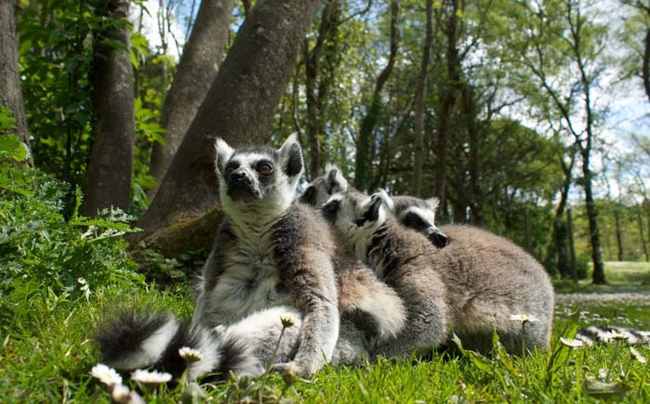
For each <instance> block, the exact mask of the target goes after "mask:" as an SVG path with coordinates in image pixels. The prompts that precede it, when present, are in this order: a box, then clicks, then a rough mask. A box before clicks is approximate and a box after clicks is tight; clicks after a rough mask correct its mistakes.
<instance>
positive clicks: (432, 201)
mask: <svg viewBox="0 0 650 404" xmlns="http://www.w3.org/2000/svg"><path fill="white" fill-rule="evenodd" d="M424 202H425V203H426V204H427V206H428V207H429V209H431V210H433V211H436V210H438V206H440V199H438V198H436V197H433V198H429V199H426V200H425V201H424Z"/></svg>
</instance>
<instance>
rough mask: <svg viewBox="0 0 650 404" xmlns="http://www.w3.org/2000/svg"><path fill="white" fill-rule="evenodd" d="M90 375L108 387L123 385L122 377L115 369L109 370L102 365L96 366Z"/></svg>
mask: <svg viewBox="0 0 650 404" xmlns="http://www.w3.org/2000/svg"><path fill="white" fill-rule="evenodd" d="M90 375H91V376H92V377H95V378H97V379H99V381H100V382H102V383H104V384H105V385H107V386H114V385H118V384H122V376H120V374H119V373H117V371H115V369H113V368H109V367H108V366H106V365H104V364H102V363H99V364H97V365H95V366H94V367H93V368H92V370H91V371H90Z"/></svg>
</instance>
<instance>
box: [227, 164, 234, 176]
mask: <svg viewBox="0 0 650 404" xmlns="http://www.w3.org/2000/svg"><path fill="white" fill-rule="evenodd" d="M235 170H236V168H235V167H233V166H228V167H226V175H230V174H232V172H233V171H235Z"/></svg>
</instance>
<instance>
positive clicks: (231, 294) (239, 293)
mask: <svg viewBox="0 0 650 404" xmlns="http://www.w3.org/2000/svg"><path fill="white" fill-rule="evenodd" d="M249 234H250V233H249ZM271 238H272V232H271V231H270V229H268V231H262V232H260V233H257V234H255V235H254V236H249V237H246V236H243V237H242V236H240V237H238V238H237V242H236V244H235V246H234V247H233V248H232V249H231V250H230V251H228V252H227V253H226V255H225V257H224V261H223V262H222V265H223V272H222V274H221V275H220V276H219V279H218V281H217V284H216V286H215V288H214V289H213V290H212V291H210V292H209V294H210V296H209V297H208V299H209V301H210V304H209V305H210V306H211V310H210V311H211V312H212V313H215V314H216V313H218V317H219V323H221V324H231V323H233V322H236V321H238V320H241V319H242V318H244V317H246V316H248V315H250V314H252V313H254V312H256V311H259V310H262V309H267V308H270V307H274V306H279V305H282V304H286V302H287V297H286V295H285V294H284V293H283V292H282V291H281V288H280V277H279V274H278V270H277V266H276V263H275V259H274V255H273V247H272V245H271Z"/></svg>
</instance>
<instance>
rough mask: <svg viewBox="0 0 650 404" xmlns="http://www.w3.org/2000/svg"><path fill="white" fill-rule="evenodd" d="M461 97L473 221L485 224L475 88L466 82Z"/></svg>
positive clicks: (476, 223)
mask: <svg viewBox="0 0 650 404" xmlns="http://www.w3.org/2000/svg"><path fill="white" fill-rule="evenodd" d="M461 98H462V102H463V115H464V121H465V125H467V139H468V145H469V162H468V166H469V167H468V168H469V170H468V171H469V180H470V191H471V192H470V194H471V196H472V197H471V201H470V207H471V211H472V223H473V224H475V225H481V224H483V205H484V198H485V195H484V194H483V191H482V187H481V157H480V156H481V155H480V152H481V146H480V135H481V133H480V132H479V131H480V127H479V125H478V122H477V118H478V108H477V105H476V99H475V95H474V88H473V87H472V86H471V85H469V84H465V85H463V86H462V91H461Z"/></svg>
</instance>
